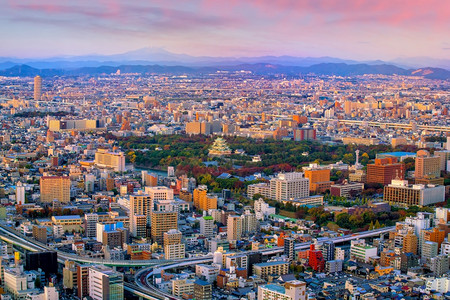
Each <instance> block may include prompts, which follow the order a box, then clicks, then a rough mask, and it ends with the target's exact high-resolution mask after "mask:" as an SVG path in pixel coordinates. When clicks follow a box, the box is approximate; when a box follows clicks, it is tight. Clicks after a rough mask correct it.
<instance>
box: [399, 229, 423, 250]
mask: <svg viewBox="0 0 450 300" xmlns="http://www.w3.org/2000/svg"><path fill="white" fill-rule="evenodd" d="M418 240H419V239H418V238H417V236H416V235H415V234H414V232H412V231H410V232H408V233H407V234H406V235H405V237H404V238H403V249H402V250H403V252H404V253H413V254H415V255H417V245H418Z"/></svg>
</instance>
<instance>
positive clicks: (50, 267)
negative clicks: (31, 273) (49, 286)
mask: <svg viewBox="0 0 450 300" xmlns="http://www.w3.org/2000/svg"><path fill="white" fill-rule="evenodd" d="M57 256H58V255H57V253H56V252H53V251H46V252H28V253H27V254H26V256H25V259H26V260H25V269H26V270H37V269H39V268H40V269H41V270H42V271H44V272H45V275H46V276H49V275H50V274H57V272H58V258H57Z"/></svg>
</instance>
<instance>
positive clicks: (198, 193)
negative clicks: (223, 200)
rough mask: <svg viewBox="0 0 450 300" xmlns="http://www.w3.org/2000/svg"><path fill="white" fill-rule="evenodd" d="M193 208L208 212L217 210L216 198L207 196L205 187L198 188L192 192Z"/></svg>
mask: <svg viewBox="0 0 450 300" xmlns="http://www.w3.org/2000/svg"><path fill="white" fill-rule="evenodd" d="M193 200H194V207H195V208H196V209H198V210H203V211H208V210H210V209H217V197H215V196H211V195H208V188H207V187H206V186H199V187H198V188H196V189H195V190H194V192H193Z"/></svg>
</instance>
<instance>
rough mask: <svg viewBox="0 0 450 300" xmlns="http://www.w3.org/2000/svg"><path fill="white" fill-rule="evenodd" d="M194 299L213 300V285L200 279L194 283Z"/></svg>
mask: <svg viewBox="0 0 450 300" xmlns="http://www.w3.org/2000/svg"><path fill="white" fill-rule="evenodd" d="M194 298H195V299H196V300H211V299H212V285H211V284H210V283H208V282H206V281H203V280H200V279H197V280H196V281H194Z"/></svg>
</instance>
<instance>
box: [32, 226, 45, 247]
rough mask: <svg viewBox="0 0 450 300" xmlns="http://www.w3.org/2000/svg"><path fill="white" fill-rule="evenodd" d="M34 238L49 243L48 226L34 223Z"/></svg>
mask: <svg viewBox="0 0 450 300" xmlns="http://www.w3.org/2000/svg"><path fill="white" fill-rule="evenodd" d="M33 238H34V239H35V240H36V241H38V242H41V243H43V244H47V227H45V226H37V225H33Z"/></svg>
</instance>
